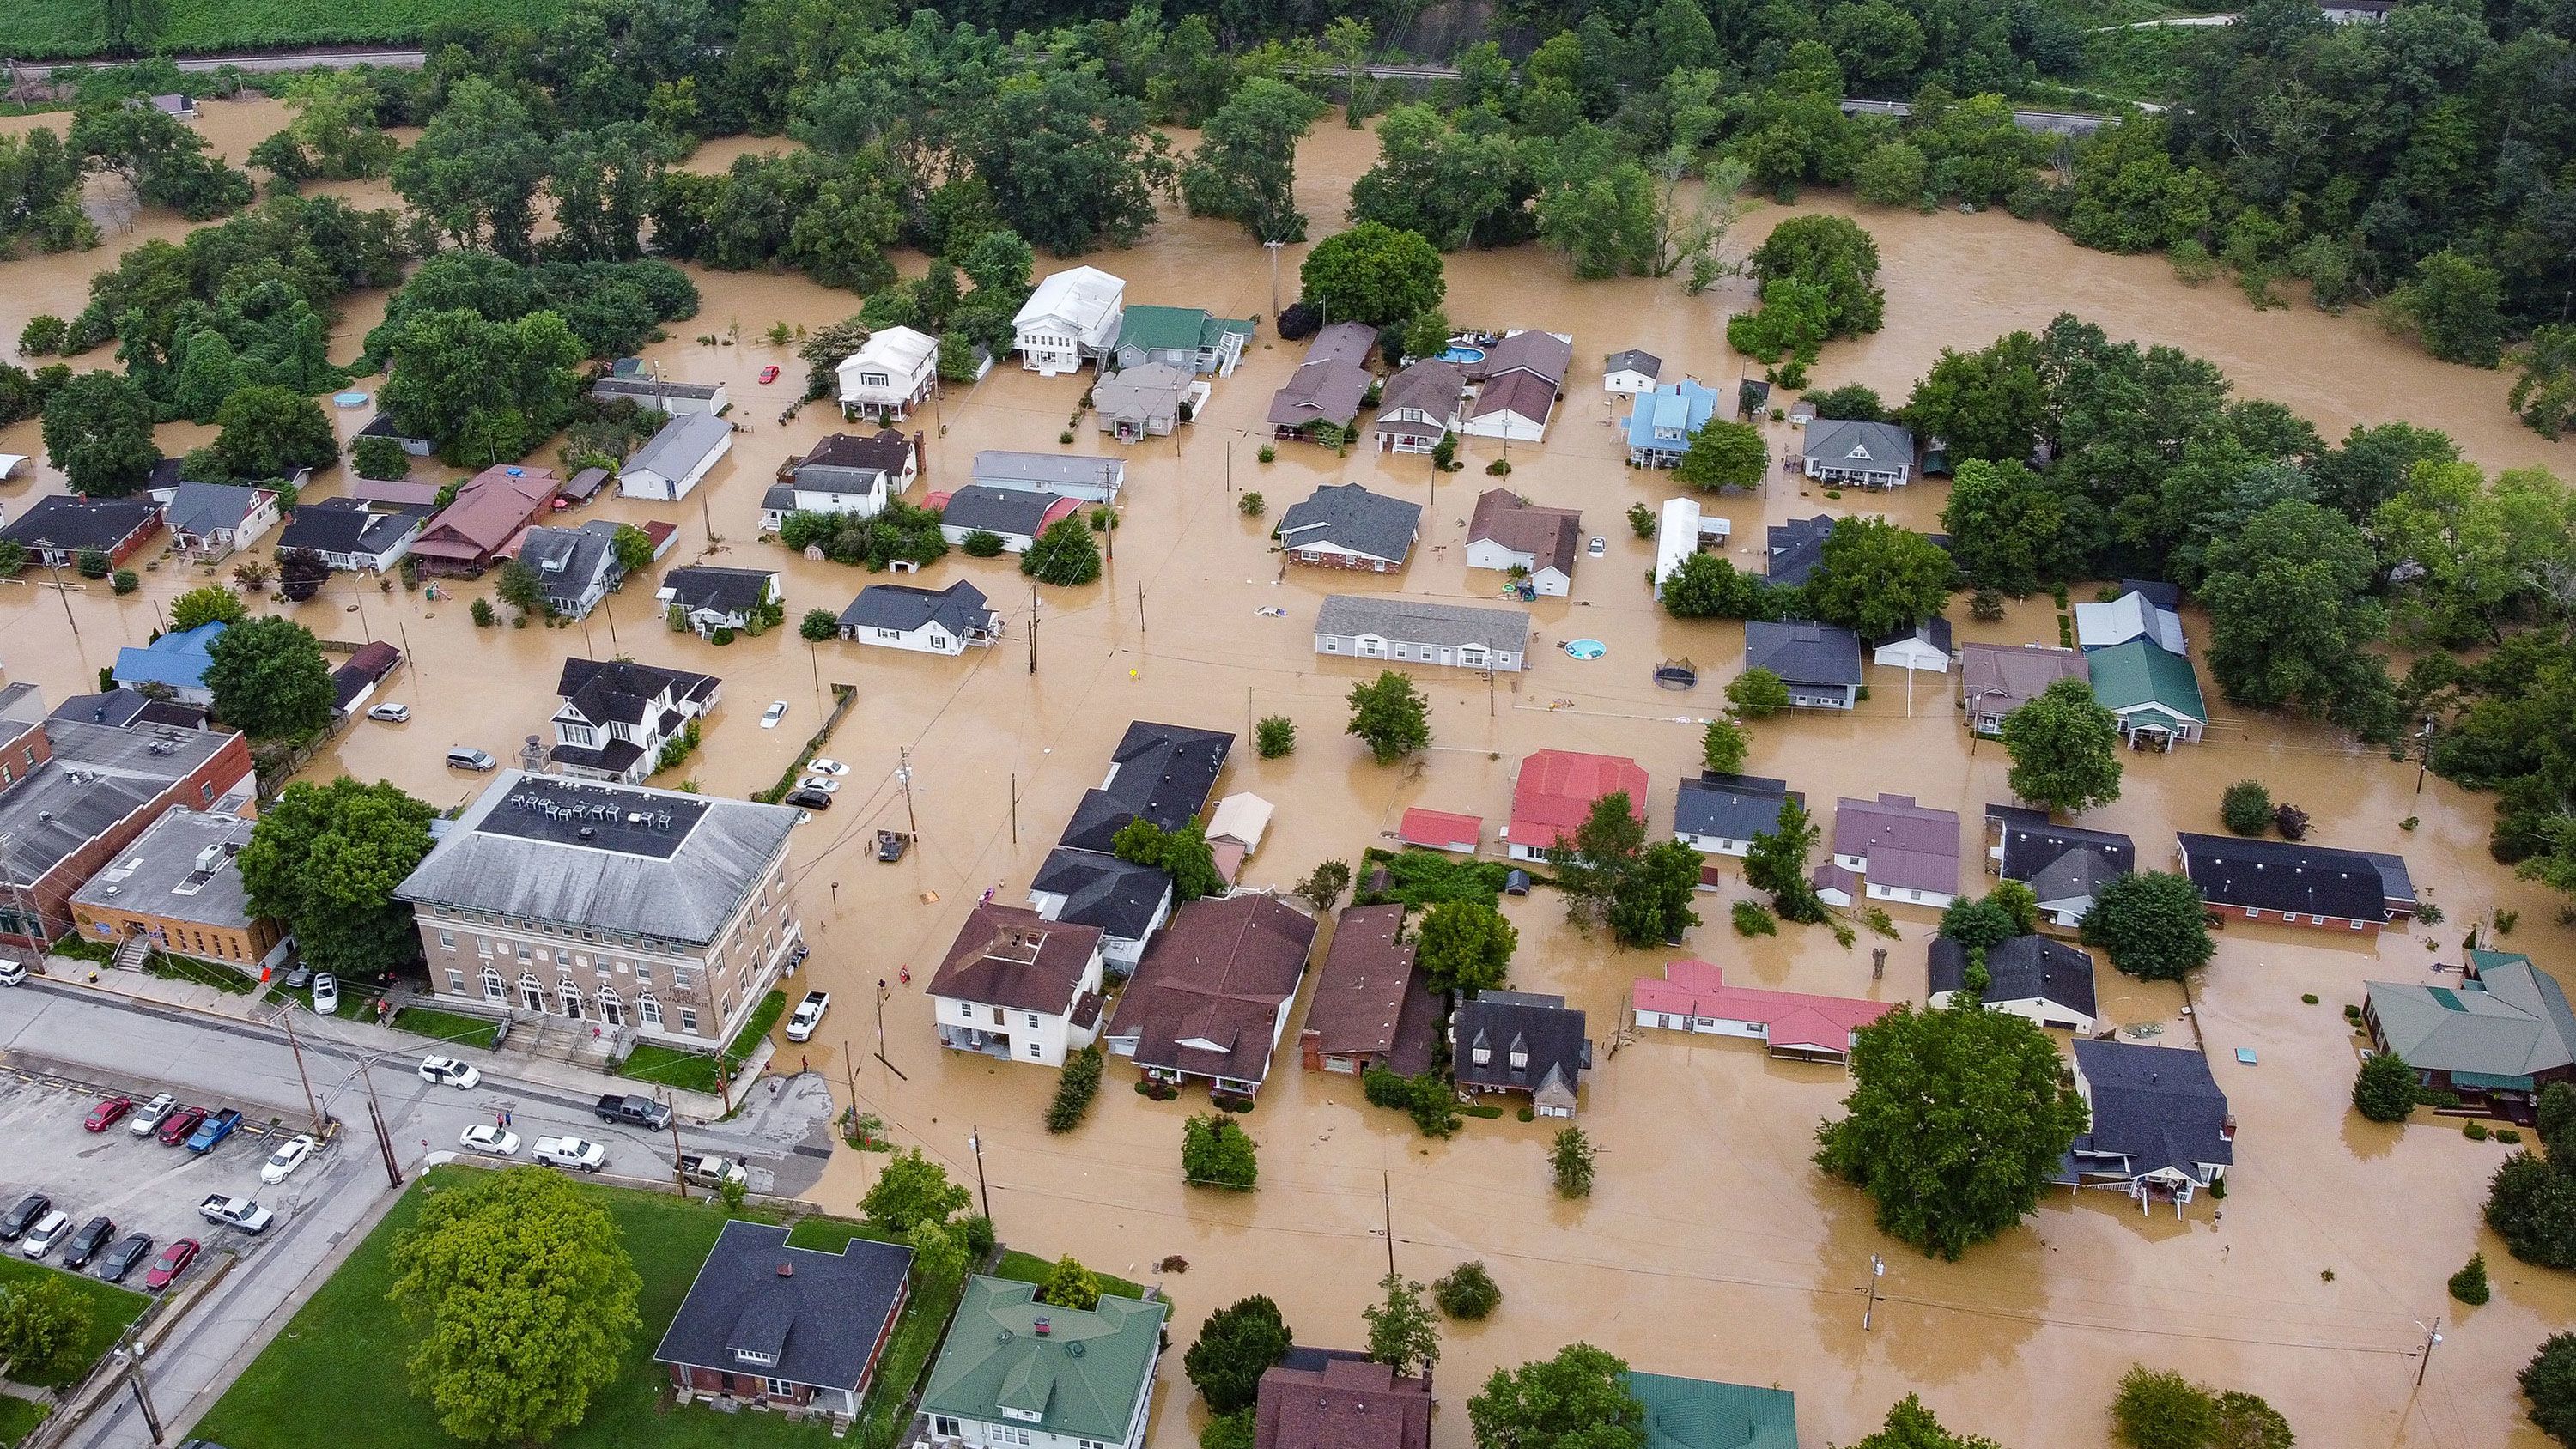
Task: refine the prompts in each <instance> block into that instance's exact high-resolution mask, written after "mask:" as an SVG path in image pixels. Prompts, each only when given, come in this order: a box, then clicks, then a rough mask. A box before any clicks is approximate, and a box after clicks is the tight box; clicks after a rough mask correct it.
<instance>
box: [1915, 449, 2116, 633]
mask: <svg viewBox="0 0 2576 1449" xmlns="http://www.w3.org/2000/svg"><path fill="white" fill-rule="evenodd" d="M2099 516H2100V510H2099V509H2098V508H2096V507H2095V506H2094V505H2093V503H2092V502H2091V500H2089V499H2087V498H2086V497H2085V496H2084V495H2083V494H2082V493H2081V492H2080V491H2078V490H2077V489H2075V488H2074V487H2073V486H2071V485H2070V484H2068V483H2067V482H2066V481H2065V480H2064V479H2062V478H2060V477H2058V476H2057V475H2055V474H2051V473H2034V472H2032V471H2031V470H2030V469H2029V468H2028V467H2026V466H2024V465H2023V464H2022V462H2021V461H2020V460H2019V459H2013V460H2010V461H2006V462H2000V463H1993V462H1988V461H1986V460H1985V459H1983V458H1967V459H1964V460H1962V461H1961V462H1960V463H1959V464H1958V471H1957V472H1956V473H1954V474H1952V475H1951V478H1950V497H1949V501H1948V502H1946V503H1944V504H1943V505H1942V507H1941V527H1942V529H1943V530H1944V531H1945V532H1946V533H1948V535H1949V537H1950V558H1951V561H1952V562H1953V563H1955V564H1957V565H1958V568H1959V572H1960V573H1961V574H1963V575H1965V576H1966V577H1967V578H1968V579H1969V580H1970V581H1971V582H1974V583H1977V584H1982V585H1984V586H1986V587H1988V588H1995V589H2001V590H2003V591H2004V592H2005V593H2008V594H2011V595H2013V596H2014V597H2015V598H2020V597H2022V596H2024V595H2026V594H2030V593H2032V592H2035V591H2036V590H2037V589H2038V588H2039V586H2040V585H2042V584H2049V583H2058V582H2062V581H2064V580H2067V579H2072V578H2080V577H2082V576H2083V572H2084V568H2085V565H2086V563H2087V561H2088V560H2087V555H2088V554H2089V553H2090V551H2091V548H2090V542H2089V541H2090V540H2091V539H2092V538H2093V536H2094V535H2096V534H2098V533H2100V532H2101V531H2102V530H2101V529H2100V528H2099V527H2098V526H2097V523H2096V520H2098V518H2099Z"/></svg>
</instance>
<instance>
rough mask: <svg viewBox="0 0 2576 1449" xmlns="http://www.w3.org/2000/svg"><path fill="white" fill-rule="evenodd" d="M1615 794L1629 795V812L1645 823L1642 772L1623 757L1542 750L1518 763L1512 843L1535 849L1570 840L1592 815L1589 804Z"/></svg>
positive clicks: (1644, 775)
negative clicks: (1618, 792)
mask: <svg viewBox="0 0 2576 1449" xmlns="http://www.w3.org/2000/svg"><path fill="white" fill-rule="evenodd" d="M1614 790H1625V791H1627V792H1628V813H1629V814H1631V815H1634V816H1636V817H1637V818H1638V819H1639V820H1641V821H1642V820H1644V819H1645V818H1646V771H1645V767H1644V766H1642V765H1639V764H1638V763H1637V762H1636V761H1634V760H1632V759H1629V758H1628V757H1627V756H1625V755H1587V754H1583V753H1580V752H1579V751H1575V750H1540V751H1539V752H1538V753H1536V754H1534V755H1531V756H1530V757H1529V758H1528V759H1526V760H1523V761H1521V778H1520V783H1519V784H1517V785H1514V786H1513V787H1512V824H1511V839H1512V843H1513V844H1514V845H1527V846H1533V847H1538V848H1544V847H1546V846H1550V845H1554V844H1555V843H1556V842H1557V841H1558V840H1559V839H1565V840H1572V839H1573V838H1574V832H1575V831H1577V830H1579V829H1581V828H1582V827H1583V820H1584V817H1585V816H1587V815H1590V814H1591V813H1592V802H1593V801H1595V800H1598V799H1600V798H1601V797H1602V796H1604V795H1607V794H1609V793H1610V792H1612V791H1614Z"/></svg>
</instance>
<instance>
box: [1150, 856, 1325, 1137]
mask: <svg viewBox="0 0 2576 1449" xmlns="http://www.w3.org/2000/svg"><path fill="white" fill-rule="evenodd" d="M1316 931H1317V928H1316V923H1315V919H1314V917H1312V916H1309V915H1306V914H1305V913H1303V912H1301V911H1299V910H1297V909H1296V908H1295V907H1293V906H1290V905H1288V904H1287V903H1286V902H1284V901H1281V900H1278V899H1275V898H1273V897H1270V896H1255V895H1241V896H1227V897H1225V898H1223V899H1215V898H1209V899H1203V900H1195V901H1191V902H1189V903H1188V904H1186V905H1184V906H1182V907H1181V908H1180V909H1179V910H1177V911H1175V912H1173V913H1172V923H1171V924H1170V925H1169V926H1167V927H1165V928H1164V929H1163V933H1162V934H1161V935H1159V936H1157V937H1155V938H1154V943H1153V944H1152V945H1150V946H1148V947H1146V948H1145V955H1144V959H1143V960H1142V961H1140V962H1138V963H1137V966H1136V974H1135V975H1134V976H1133V977H1132V978H1130V979H1129V981H1128V983H1127V989H1126V991H1125V992H1124V993H1123V994H1122V995H1121V996H1120V997H1119V998H1118V1010H1117V1012H1116V1013H1115V1014H1114V1015H1113V1016H1112V1017H1111V1019H1110V1023H1109V1031H1108V1034H1107V1037H1106V1041H1107V1045H1108V1047H1109V1050H1110V1051H1111V1052H1112V1053H1113V1054H1115V1055H1118V1056H1122V1057H1130V1058H1133V1059H1134V1061H1135V1063H1136V1065H1138V1066H1139V1067H1142V1068H1144V1069H1145V1073H1146V1075H1148V1076H1150V1077H1153V1078H1155V1079H1157V1080H1160V1081H1164V1082H1170V1083H1174V1084H1178V1083H1180V1082H1183V1081H1186V1080H1188V1079H1190V1078H1192V1077H1197V1078H1200V1079H1202V1080H1204V1081H1206V1082H1207V1083H1208V1086H1209V1088H1210V1089H1211V1090H1212V1091H1217V1092H1229V1093H1233V1094H1236V1095H1239V1096H1245V1097H1249V1096H1252V1095H1253V1094H1255V1093H1257V1092H1259V1091H1260V1090H1261V1084H1262V1082H1263V1081H1264V1080H1266V1079H1267V1078H1268V1077H1269V1075H1270V1067H1271V1062H1272V1059H1273V1058H1274V1057H1275V1055H1276V1054H1277V1051H1278V1046H1279V1039H1280V1037H1281V1036H1282V1035H1284V1034H1285V1033H1286V1031H1287V1029H1288V1008H1289V1006H1290V1004H1291V1003H1293V1002H1294V1001H1296V999H1297V987H1298V985H1299V983H1301V982H1303V981H1304V980H1305V979H1306V961H1307V958H1308V957H1309V956H1310V955H1312V954H1313V951H1314V947H1315V936H1316Z"/></svg>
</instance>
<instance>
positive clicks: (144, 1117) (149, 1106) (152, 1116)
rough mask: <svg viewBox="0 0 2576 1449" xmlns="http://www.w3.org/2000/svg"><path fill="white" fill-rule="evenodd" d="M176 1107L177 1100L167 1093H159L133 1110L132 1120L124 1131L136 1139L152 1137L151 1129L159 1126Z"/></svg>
mask: <svg viewBox="0 0 2576 1449" xmlns="http://www.w3.org/2000/svg"><path fill="white" fill-rule="evenodd" d="M178 1105H179V1099H178V1098H176V1097H173V1096H171V1095H170V1094H169V1093H167V1092H162V1093H159V1094H158V1095H156V1096H154V1097H153V1099H152V1100H151V1101H149V1102H146V1103H144V1104H143V1105H142V1106H140V1107H137V1108H135V1109H134V1116H133V1119H132V1121H131V1123H130V1125H128V1126H127V1127H126V1129H125V1130H126V1131H128V1132H131V1133H133V1134H134V1135H135V1136H137V1137H149V1136H151V1135H152V1129H153V1128H155V1127H158V1126H160V1125H161V1123H162V1120H163V1119H164V1118H167V1117H168V1116H169V1115H170V1110H171V1109H172V1108H174V1107H176V1106H178Z"/></svg>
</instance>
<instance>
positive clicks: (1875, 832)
mask: <svg viewBox="0 0 2576 1449" xmlns="http://www.w3.org/2000/svg"><path fill="white" fill-rule="evenodd" d="M1834 864H1835V865H1836V866H1837V867H1839V868H1841V869H1842V870H1845V871H1848V872H1850V873H1851V874H1853V875H1855V876H1859V877H1862V878H1863V879H1864V880H1865V881H1866V885H1865V887H1864V891H1865V893H1866V895H1867V896H1868V898H1869V899H1871V900H1874V901H1886V902H1889V903H1891V904H1904V905H1916V906H1930V907H1932V908H1933V909H1934V910H1942V909H1946V908H1947V907H1948V906H1949V904H1950V902H1951V901H1953V900H1955V899H1957V898H1958V894H1959V816H1958V812H1956V811H1952V810H1934V809H1931V808H1930V807H1928V806H1923V805H1917V804H1915V803H1914V797H1913V796H1911V795H1886V794H1882V795H1880V796H1879V797H1878V798H1877V799H1875V800H1854V799H1851V798H1850V797H1848V796H1846V797H1844V798H1843V799H1840V800H1837V801H1835V802H1834ZM1828 899H1829V900H1830V899H1831V897H1830V896H1828ZM1833 904H1835V905H1850V904H1851V902H1850V901H1849V900H1840V901H1834V902H1833Z"/></svg>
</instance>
